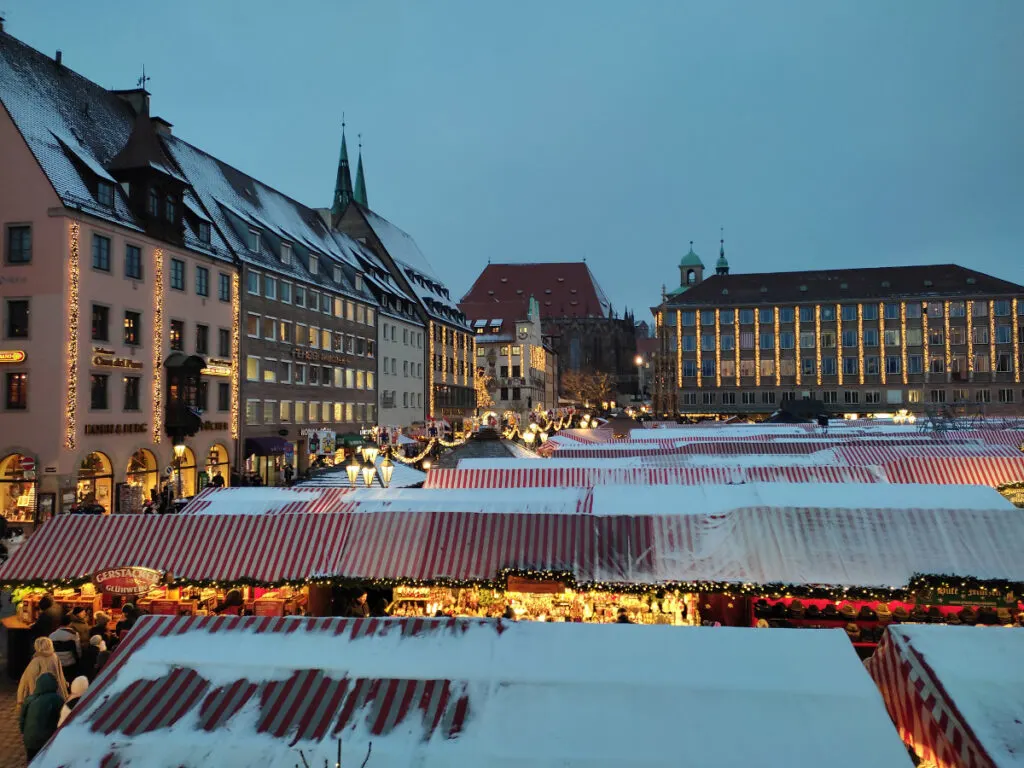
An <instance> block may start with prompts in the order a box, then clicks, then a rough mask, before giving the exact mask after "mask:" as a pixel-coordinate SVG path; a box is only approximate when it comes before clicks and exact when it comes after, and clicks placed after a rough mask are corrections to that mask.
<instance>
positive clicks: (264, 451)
mask: <svg viewBox="0 0 1024 768" xmlns="http://www.w3.org/2000/svg"><path fill="white" fill-rule="evenodd" d="M287 450H288V441H287V440H285V439H284V438H282V437H247V438H245V455H246V456H252V455H253V454H256V455H257V456H280V455H281V454H283V453H286V452H287Z"/></svg>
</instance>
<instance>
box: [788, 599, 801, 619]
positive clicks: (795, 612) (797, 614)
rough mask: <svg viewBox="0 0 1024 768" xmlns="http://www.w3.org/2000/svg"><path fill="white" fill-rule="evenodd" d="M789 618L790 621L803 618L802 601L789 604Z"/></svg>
mask: <svg viewBox="0 0 1024 768" xmlns="http://www.w3.org/2000/svg"><path fill="white" fill-rule="evenodd" d="M789 617H790V618H791V619H802V618H803V617H804V604H803V601H801V600H794V601H793V602H791V603H790V604H789Z"/></svg>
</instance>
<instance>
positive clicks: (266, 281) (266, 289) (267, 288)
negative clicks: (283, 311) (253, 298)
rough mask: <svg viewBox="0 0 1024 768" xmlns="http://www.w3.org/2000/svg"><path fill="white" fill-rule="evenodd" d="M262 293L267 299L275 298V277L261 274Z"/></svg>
mask: <svg viewBox="0 0 1024 768" xmlns="http://www.w3.org/2000/svg"><path fill="white" fill-rule="evenodd" d="M263 295H264V296H265V297H266V298H268V299H276V298H277V278H275V277H272V276H271V275H264V276H263Z"/></svg>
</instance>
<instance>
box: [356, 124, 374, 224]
mask: <svg viewBox="0 0 1024 768" xmlns="http://www.w3.org/2000/svg"><path fill="white" fill-rule="evenodd" d="M353 199H354V200H355V201H356V202H357V203H359V204H360V205H361V206H363V208H369V207H370V204H369V203H368V202H366V178H365V177H364V176H363V138H362V135H360V137H359V165H358V166H357V167H356V191H355V196H354V197H353Z"/></svg>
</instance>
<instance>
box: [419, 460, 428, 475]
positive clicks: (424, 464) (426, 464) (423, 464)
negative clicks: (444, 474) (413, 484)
mask: <svg viewBox="0 0 1024 768" xmlns="http://www.w3.org/2000/svg"><path fill="white" fill-rule="evenodd" d="M420 466H421V467H423V471H424V472H429V471H430V459H424V460H423V463H422V464H420Z"/></svg>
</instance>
